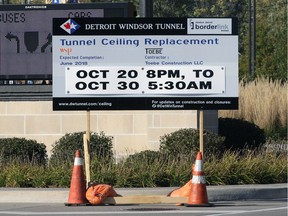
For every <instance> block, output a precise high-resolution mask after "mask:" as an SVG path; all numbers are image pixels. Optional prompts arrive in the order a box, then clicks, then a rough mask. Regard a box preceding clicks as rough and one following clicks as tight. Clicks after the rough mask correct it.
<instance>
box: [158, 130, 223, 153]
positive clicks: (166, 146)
mask: <svg viewBox="0 0 288 216" xmlns="http://www.w3.org/2000/svg"><path fill="white" fill-rule="evenodd" d="M224 140H225V138H224V137H221V136H218V135H217V134H215V133H213V132H210V131H208V130H204V153H205V156H209V155H213V154H214V155H221V152H223V150H224V146H223V142H224ZM160 151H161V152H166V153H169V154H171V155H175V157H178V156H181V155H183V156H189V155H195V156H196V154H197V152H198V151H199V130H197V129H192V128H188V129H180V130H178V131H175V132H173V133H171V134H166V135H164V136H162V137H160Z"/></svg>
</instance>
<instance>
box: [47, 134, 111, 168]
mask: <svg viewBox="0 0 288 216" xmlns="http://www.w3.org/2000/svg"><path fill="white" fill-rule="evenodd" d="M84 133H85V132H76V133H67V134H65V135H64V136H63V137H61V138H60V139H59V140H58V141H56V142H55V144H54V145H53V149H52V151H51V152H52V155H51V158H50V163H52V164H53V163H56V164H63V163H67V162H68V163H72V162H73V161H74V157H75V152H76V150H78V149H79V150H80V151H81V152H82V155H83V152H84V146H83V134H84ZM112 139H113V138H112V137H110V136H106V135H105V134H104V132H100V133H99V134H98V133H91V134H90V157H91V159H92V158H101V159H108V160H109V159H111V158H112V156H113V152H112Z"/></svg>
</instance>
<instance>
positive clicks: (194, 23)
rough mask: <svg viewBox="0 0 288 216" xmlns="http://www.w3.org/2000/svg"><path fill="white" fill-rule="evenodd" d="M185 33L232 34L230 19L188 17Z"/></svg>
mask: <svg viewBox="0 0 288 216" xmlns="http://www.w3.org/2000/svg"><path fill="white" fill-rule="evenodd" d="M187 34H232V19H231V18H223V19H213V18H188V19H187Z"/></svg>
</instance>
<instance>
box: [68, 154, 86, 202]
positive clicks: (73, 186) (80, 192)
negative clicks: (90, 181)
mask: <svg viewBox="0 0 288 216" xmlns="http://www.w3.org/2000/svg"><path fill="white" fill-rule="evenodd" d="M83 204H84V205H86V204H89V202H88V201H87V199H86V182H85V177H84V171H83V159H82V158H81V154H80V151H79V150H76V153H75V160H74V167H73V171H72V178H71V183H70V191H69V198H68V203H65V205H68V206H71V205H83Z"/></svg>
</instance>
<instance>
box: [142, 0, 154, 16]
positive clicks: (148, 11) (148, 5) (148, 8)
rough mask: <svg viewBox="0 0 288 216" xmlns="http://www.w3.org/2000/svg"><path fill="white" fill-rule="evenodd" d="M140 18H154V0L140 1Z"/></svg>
mask: <svg viewBox="0 0 288 216" xmlns="http://www.w3.org/2000/svg"><path fill="white" fill-rule="evenodd" d="M139 13H140V17H153V0H140V4H139Z"/></svg>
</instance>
